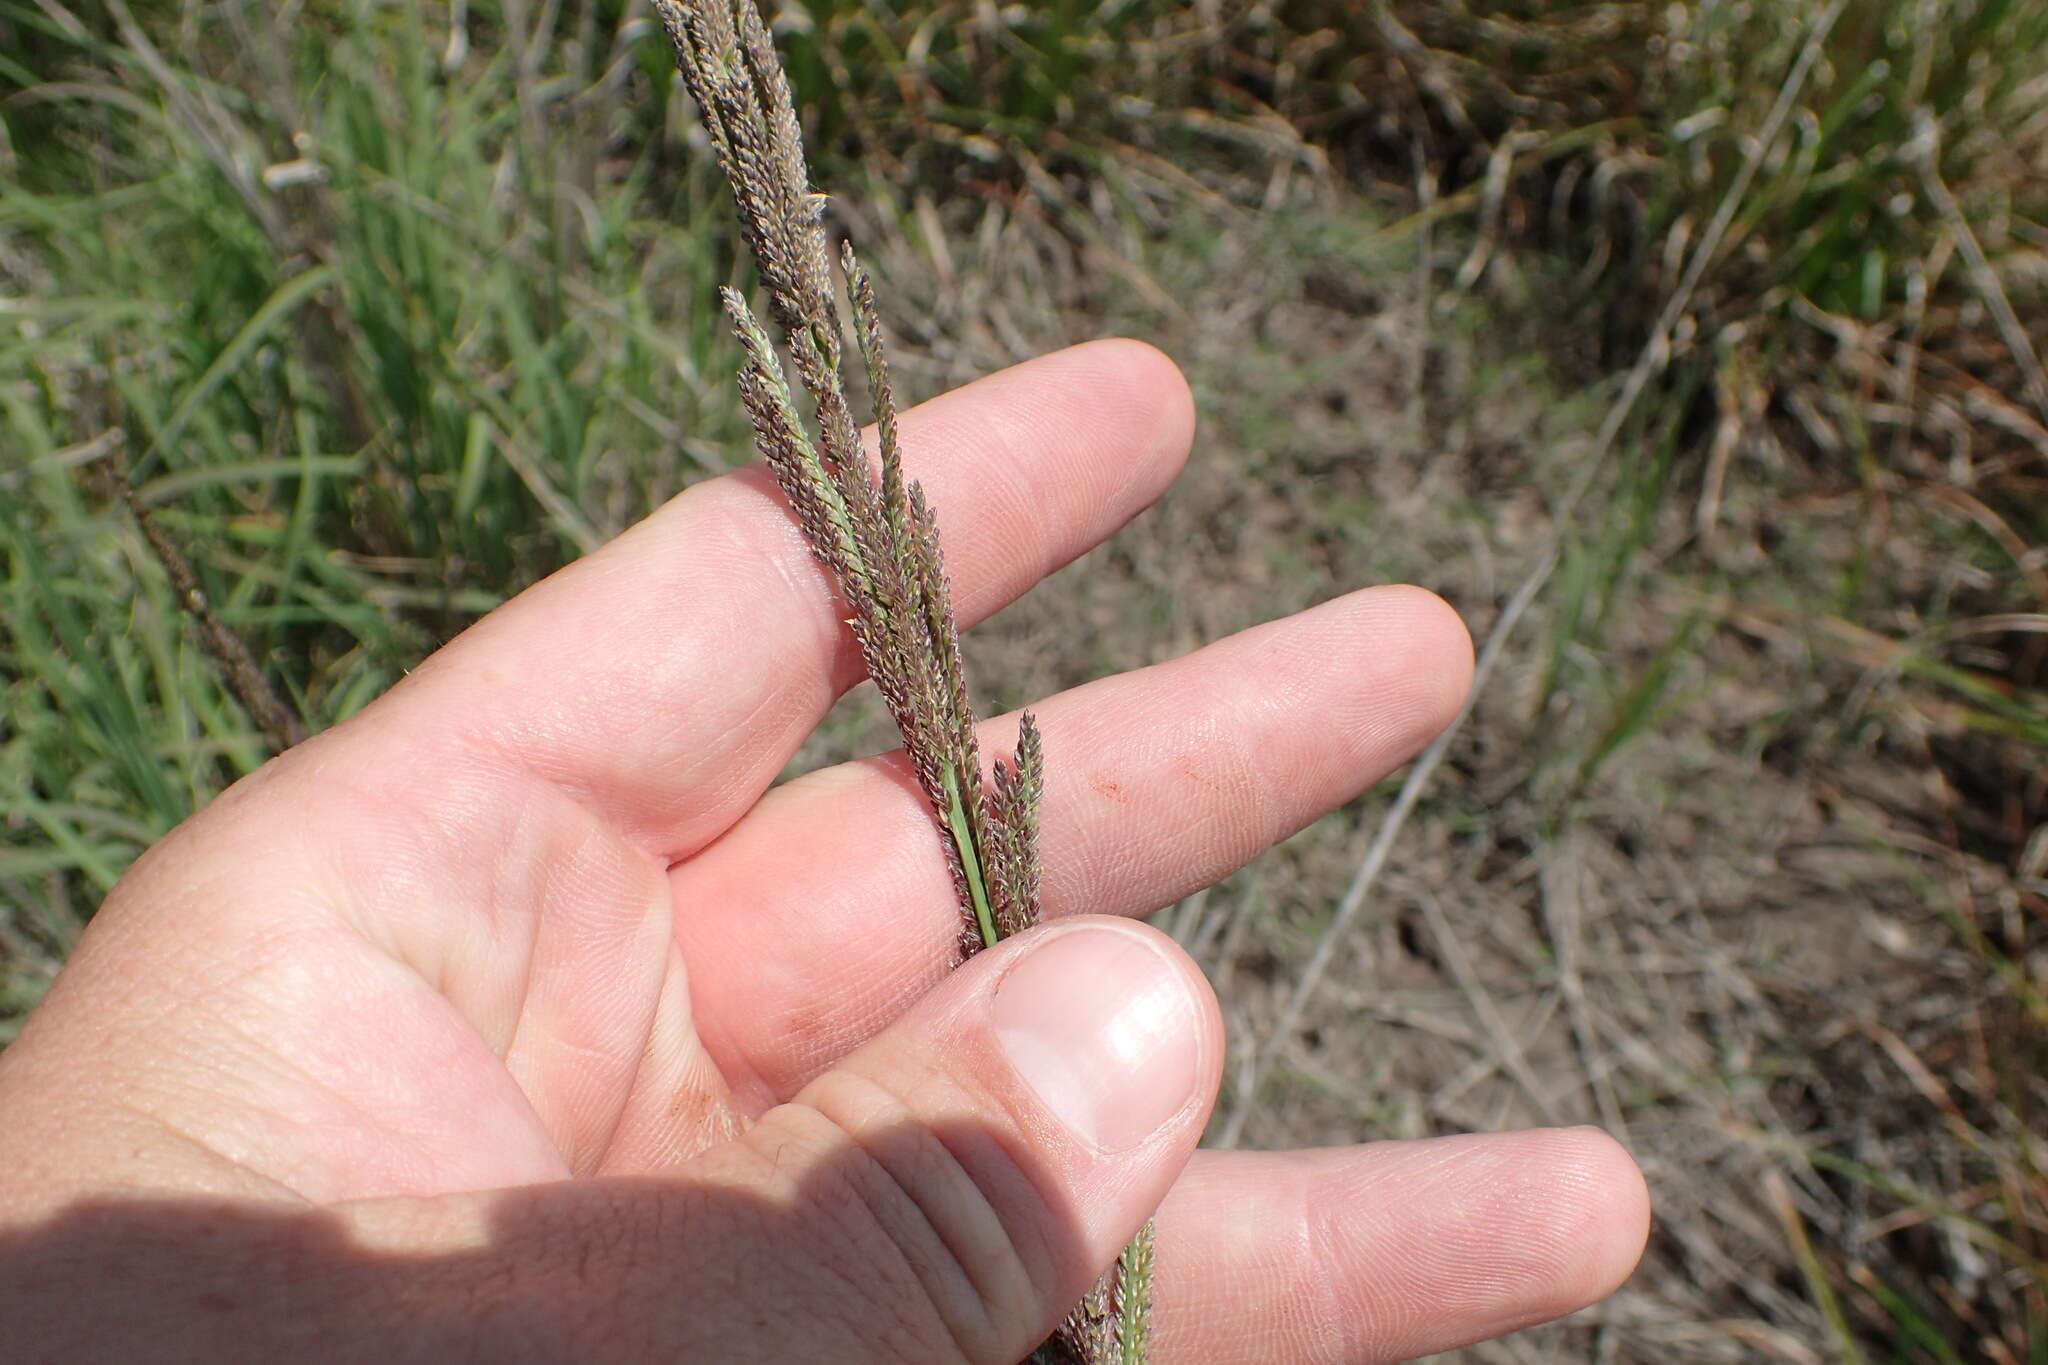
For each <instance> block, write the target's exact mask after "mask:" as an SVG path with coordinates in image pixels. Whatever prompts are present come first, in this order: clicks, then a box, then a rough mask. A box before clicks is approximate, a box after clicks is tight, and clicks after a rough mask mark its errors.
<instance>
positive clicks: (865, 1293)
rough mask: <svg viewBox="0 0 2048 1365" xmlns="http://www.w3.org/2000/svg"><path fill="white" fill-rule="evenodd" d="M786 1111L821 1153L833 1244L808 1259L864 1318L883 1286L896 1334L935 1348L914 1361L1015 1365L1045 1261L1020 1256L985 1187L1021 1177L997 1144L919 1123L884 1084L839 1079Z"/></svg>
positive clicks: (815, 1181) (824, 1211) (821, 1204)
mask: <svg viewBox="0 0 2048 1365" xmlns="http://www.w3.org/2000/svg"><path fill="white" fill-rule="evenodd" d="M940 1083H941V1084H943V1082H940ZM945 1107H946V1108H952V1107H954V1106H951V1105H947V1106H945ZM788 1108H789V1109H790V1110H792V1111H796V1112H794V1113H792V1114H791V1115H790V1116H789V1120H788V1121H790V1122H793V1123H796V1124H800V1125H802V1126H804V1127H806V1128H808V1129H810V1130H811V1134H812V1140H813V1141H814V1142H816V1143H817V1144H818V1150H819V1151H820V1152H821V1153H824V1155H823V1157H822V1159H821V1160H818V1161H816V1162H815V1164H814V1165H813V1166H812V1168H811V1169H810V1171H809V1172H808V1173H807V1180H806V1184H807V1186H808V1191H807V1193H808V1194H809V1196H810V1198H809V1199H808V1201H807V1202H808V1204H809V1206H810V1207H811V1208H812V1209H814V1210H815V1211H816V1212H817V1213H818V1214H819V1215H821V1217H820V1220H819V1221H820V1224H821V1229H822V1230H823V1231H824V1232H825V1233H826V1236H827V1238H828V1239H829V1240H826V1241H822V1242H821V1243H820V1244H819V1245H818V1246H816V1247H815V1248H814V1254H816V1255H818V1256H819V1257H820V1258H821V1260H823V1261H825V1262H826V1263H827V1264H829V1265H834V1266H836V1267H837V1269H838V1272H839V1273H840V1274H842V1275H843V1276H845V1277H846V1278H847V1279H848V1280H849V1282H850V1283H849V1288H850V1289H851V1290H853V1291H854V1293H855V1302H856V1303H859V1304H861V1305H862V1306H863V1311H864V1312H866V1313H869V1314H872V1313H873V1312H874V1310H875V1307H876V1305H877V1304H878V1303H880V1302H881V1300H880V1299H879V1298H878V1297H877V1295H876V1290H877V1288H878V1281H879V1282H880V1285H879V1287H880V1288H882V1289H884V1290H886V1291H888V1293H889V1297H890V1299H891V1300H892V1301H893V1302H894V1303H895V1304H897V1305H899V1307H897V1308H896V1309H895V1310H894V1312H895V1314H896V1315H897V1317H898V1319H899V1321H898V1322H896V1323H895V1324H893V1326H894V1327H896V1328H897V1329H899V1330H903V1331H905V1332H907V1333H908V1334H909V1339H911V1340H916V1341H920V1342H922V1343H924V1344H925V1345H927V1346H930V1347H937V1348H941V1349H940V1350H939V1352H938V1354H936V1355H933V1356H931V1357H922V1356H920V1357H916V1358H934V1359H946V1358H951V1359H960V1360H972V1361H981V1360H1005V1359H1006V1358H1008V1357H1014V1356H1015V1355H1016V1354H1017V1343H1016V1337H1017V1335H1018V1333H1019V1330H1020V1327H1021V1328H1022V1329H1023V1330H1025V1331H1026V1332H1027V1333H1028V1331H1029V1329H1030V1328H1031V1327H1032V1326H1033V1325H1034V1324H1035V1322H1036V1320H1037V1318H1038V1317H1039V1316H1040V1315H1041V1314H1040V1305H1041V1304H1043V1303H1044V1302H1046V1301H1047V1299H1048V1297H1049V1296H1048V1294H1047V1293H1046V1292H1045V1282H1046V1279H1047V1276H1045V1275H1044V1274H1034V1273H1033V1263H1034V1261H1035V1262H1036V1263H1037V1264H1038V1265H1040V1266H1044V1265H1048V1264H1049V1259H1048V1258H1046V1257H1043V1256H1035V1255H1032V1254H1030V1253H1028V1252H1027V1251H1026V1250H1023V1249H1020V1247H1019V1246H1018V1242H1017V1238H1016V1237H1014V1236H1013V1233H1012V1229H1011V1228H1010V1226H1009V1225H1008V1224H1007V1223H1006V1221H1005V1219H1004V1218H1003V1217H1002V1214H1001V1212H1000V1211H999V1209H998V1207H997V1202H996V1201H995V1200H993V1199H992V1198H991V1197H990V1194H989V1192H988V1190H986V1189H985V1188H984V1182H985V1181H987V1180H990V1179H992V1178H993V1179H995V1180H997V1181H1007V1180H1009V1179H1012V1178H1017V1177H1016V1176H1015V1174H1014V1173H1015V1166H1014V1164H1013V1163H1011V1162H1009V1161H1008V1159H1007V1158H1006V1157H1004V1156H1003V1155H1002V1154H1001V1151H1000V1147H999V1144H998V1143H997V1142H996V1141H995V1139H994V1138H993V1137H991V1136H990V1135H989V1134H988V1133H987V1132H985V1131H977V1130H976V1129H975V1128H974V1126H973V1125H971V1124H969V1123H965V1122H963V1123H961V1124H960V1125H958V1126H957V1127H954V1128H951V1129H948V1128H945V1127H942V1126H934V1125H932V1124H930V1123H927V1122H924V1121H921V1120H920V1119H919V1118H918V1117H917V1116H916V1113H915V1111H914V1109H913V1106H912V1105H911V1104H909V1103H908V1102H906V1101H905V1099H904V1098H903V1097H901V1096H900V1095H898V1094H896V1093H894V1092H893V1091H891V1090H890V1089H889V1088H888V1087H886V1086H885V1085H883V1084H881V1083H879V1082H877V1081H874V1080H871V1079H869V1078H866V1077H861V1076H856V1075H852V1074H849V1073H843V1072H841V1073H833V1074H831V1075H830V1076H828V1077H826V1078H824V1079H823V1080H821V1081H820V1082H817V1083H815V1084H814V1085H813V1086H812V1087H811V1088H810V1089H809V1090H808V1091H807V1092H806V1093H805V1096H804V1098H803V1101H802V1102H800V1103H799V1104H797V1105H792V1106H789V1107H788ZM1005 1202H1008V1201H1005Z"/></svg>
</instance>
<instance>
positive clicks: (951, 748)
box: [654, 0, 1152, 1365]
mask: <svg viewBox="0 0 2048 1365" xmlns="http://www.w3.org/2000/svg"><path fill="white" fill-rule="evenodd" d="M654 5H655V9H656V11H657V12H659V14H660V15H661V19H662V23H663V25H664V26H665V27H666V28H667V29H668V35H669V38H670V40H671V41H672V42H673V43H674V44H675V49H676V65H677V67H678V68H679V69H680V71H681V72H682V77H683V81H684V83H685V84H686V85H687V86H688V87H689V91H690V94H691V96H692V97H693V98H694V99H695V100H696V102H697V109H698V112H699V114H700V115H701V116H702V118H703V122H704V128H705V131H706V132H707V133H708V134H709V135H710V139H711V145H712V147H713V149H714V150H715V151H716V153H717V156H718V164H719V167H720V169H722V170H723V171H724V172H725V176H726V179H727V181H728V182H729V183H730V185H731V187H732V193H733V199H734V200H735V202H736V203H737V205H738V207H739V219H740V232H741V234H742V235H743V236H744V237H745V239H746V242H747V245H748V247H749V248H750V249H751V250H752V252H753V255H754V261H755V264H756V266H757V267H758V269H759V272H760V277H761V285H762V288H763V289H764V290H765V291H766V292H767V295H768V301H769V309H768V313H769V318H770V320H771V321H772V322H773V323H774V325H775V329H776V331H777V332H778V333H779V334H780V337H781V341H782V344H783V347H784V348H785V349H786V350H787V352H788V354H789V361H790V366H791V367H792V368H793V369H794V370H795V373H796V378H797V381H798V383H799V384H801V386H802V388H803V390H804V392H805V393H806V394H807V395H808V397H809V400H810V407H811V412H812V416H813V419H814V420H813V421H812V422H811V423H806V421H805V420H804V417H803V415H802V413H801V412H800V411H799V410H798V407H797V401H796V396H795V393H794V392H793V390H792V389H791V387H790V381H789V377H788V372H787V371H786V370H785V369H784V367H783V362H782V359H781V356H780V354H779V353H778V350H777V347H776V344H775V341H774V339H772V338H771V337H770V335H769V332H768V329H767V328H765V327H763V326H762V325H761V321H760V319H759V318H757V317H756V316H755V314H754V311H753V309H752V308H750V307H749V306H748V304H747V301H746V299H745V298H744V297H742V296H741V295H740V293H739V292H738V291H737V290H733V289H726V290H724V291H723V294H724V301H725V308H726V312H727V313H728V314H729V315H730V316H731V318H732V324H733V330H734V331H735V332H736V333H737V334H738V336H739V339H740V342H741V344H742V345H743V346H744V347H745V349H746V355H747V360H746V366H745V368H744V369H742V370H741V371H740V394H741V397H742V398H743V399H744V400H745V402H746V407H747V415H748V416H749V418H751V419H752V422H753V426H754V433H755V439H756V444H757V445H758V447H759V449H760V451H761V454H762V457H763V458H764V459H766V460H767V462H768V465H769V468H771V469H772V470H774V472H775V478H776V481H777V482H778V483H779V484H780V485H781V486H782V491H783V494H784V496H786V497H787V498H788V499H789V504H790V507H791V508H792V509H793V510H794V511H795V513H796V518H797V521H798V524H799V525H800V526H801V527H802V528H803V533H804V538H805V540H806V541H807V542H808V543H809V544H810V547H811V550H812V552H813V553H815V554H816V555H817V557H818V559H819V560H820V561H822V562H823V563H824V565H825V566H826V568H827V569H829V570H830V571H831V574H832V577H833V581H834V582H835V583H836V584H837V585H838V590H839V593H840V595H841V596H842V597H843V598H844V599H845V602H846V606H847V608H848V609H849V612H850V615H849V618H848V621H849V624H850V625H851V627H852V629H853V634H854V638H855V639H856V640H857V641H858V642H859V644H860V650H861V655H862V658H863V659H864V660H865V662H866V664H867V670H868V676H869V677H871V678H873V679H874V682H875V686H876V688H877V690H878V691H879V692H880V693H881V695H882V700H883V701H884V702H885V703H886V704H887V706H888V708H889V714H890V716H891V717H892V718H893V719H894V720H895V722H896V728H897V730H898V731H899V732H900V733H901V734H902V736H903V747H904V750H905V752H906V753H907V754H908V755H909V756H910V760H911V763H912V765H913V767H914V768H915V770H916V773H917V781H918V786H919V787H920V788H921V789H922V790H923V792H924V796H925V800H926V801H927V802H928V803H929V804H930V806H931V812H932V818H933V821H934V822H935V823H936V825H937V826H938V830H939V833H940V842H941V844H942V845H943V847H944V849H945V855H946V861H947V864H948V866H949V867H950V868H951V869H952V874H953V884H954V889H955V892H956V893H957V895H958V897H959V901H960V907H961V911H962V920H963V928H964V930H965V932H964V934H963V938H964V941H965V947H966V950H967V951H969V952H974V951H978V950H979V949H981V948H985V947H988V946H989V945H991V944H993V943H995V942H996V940H997V939H999V938H1002V937H1004V936H1006V935H1008V934H1013V933H1016V932H1017V931H1019V930H1021V929H1024V928H1027V927H1029V926H1030V925H1031V924H1033V923H1035V922H1036V921H1037V918H1038V883H1039V872H1038V868H1039V862H1038V807H1039V800H1040V797H1041V795H1042V793H1043V790H1044V756H1043V752H1042V750H1041V748H1040V745H1039V738H1038V730H1037V727H1036V725H1035V724H1034V723H1033V722H1032V719H1031V717H1030V715H1029V714H1028V713H1027V714H1026V715H1025V716H1024V718H1023V722H1022V725H1021V726H1020V728H1019V733H1018V741H1017V750H1016V754H1015V755H1014V757H1013V759H1012V761H1011V763H1010V764H1007V765H1006V764H1004V763H1003V762H1002V761H1001V760H1000V759H998V760H997V761H996V763H995V766H994V774H995V776H994V781H993V782H992V783H984V782H983V780H982V776H981V754H980V749H979V746H978V744H977V742H976V739H975V722H974V707H973V704H972V702H971V701H970V700H969V696H968V691H967V675H966V670H965V668H964V667H963V665H962V663H961V657H960V632H959V627H958V624H957V623H956V622H955V620H954V617H953V604H952V595H951V590H950V588H949V586H948V583H947V579H946V571H945V562H944V558H943V556H942V554H941V552H940V544H939V526H938V519H937V517H936V515H935V514H934V513H933V511H932V508H931V505H930V503H928V502H927V501H926V500H925V496H924V490H923V489H922V488H920V487H919V486H918V485H917V484H916V483H906V482H905V479H904V474H903V452H902V447H901V445H900V442H899V439H898V435H897V425H896V404H895V395H894V392H893V390H892V388H891V385H890V381H889V365H888V358H887V355H886V352H885V351H884V347H883V339H882V329H881V321H880V317H879V315H878V313H877V310H876V307H875V295H874V286H873V283H872V281H871V280H870V279H869V277H868V274H867V271H866V270H865V269H863V268H862V266H861V264H860V262H859V260H858V259H857V258H856V257H855V255H854V252H853V247H852V246H851V244H847V245H844V246H843V247H842V248H841V250H840V253H839V262H840V265H841V267H842V269H843V270H844V272H845V278H846V285H847V290H848V293H849V296H850V298H851V301H852V309H851V312H852V318H853V338H854V343H855V347H856V349H857V351H858V353H859V361H860V365H861V368H862V369H863V371H864V372H865V375H866V380H867V389H868V397H869V401H870V403H871V404H872V406H873V409H874V421H875V428H876V433H877V438H878V443H879V446H880V454H881V459H880V465H879V469H877V468H876V467H875V466H874V464H872V463H871V462H870V460H869V458H868V455H867V452H866V450H865V449H864V448H863V446H862V444H861V439H860V433H859V430H858V428H857V426H856V423H855V419H854V415H853V408H852V404H851V403H850V402H849V401H848V398H847V382H846V373H847V366H848V357H847V351H846V343H845V333H844V330H843V328H842V326H841V321H840V308H839V301H838V289H837V282H836V281H835V279H834V276H833V272H832V253H831V251H830V249H829V246H828V243H827V239H826V233H825V227H824V208H825V196H823V195H821V194H816V193H813V192H812V190H811V186H810V172H809V170H808V168H807V167H806V165H805V162H804V154H803V138H802V132H801V129H800V127H799V125H798V123H797V117H796V108H795V104H794V102H793V101H792V99H791V97H790V91H789V82H788V80H787V78H786V77H785V76H784V75H783V71H782V66H781V63H780V62H779V61H778V60H777V58H776V54H775V46H774V43H773V41H772V40H771V39H770V37H769V34H768V29H767V26H766V24H764V23H763V22H762V19H761V15H760V12H759V11H758V10H757V9H756V8H755V7H754V4H753V3H752V0H654ZM814 432H815V434H814ZM1151 1270H1152V1230H1151V1225H1150V1224H1147V1225H1146V1227H1145V1229H1144V1230H1143V1231H1142V1232H1140V1233H1139V1235H1138V1237H1137V1238H1136V1239H1135V1240H1134V1241H1133V1242H1132V1243H1131V1245H1130V1246H1129V1247H1128V1248H1127V1249H1126V1250H1125V1251H1124V1253H1123V1255H1122V1256H1121V1257H1120V1258H1119V1259H1118V1262H1117V1267H1116V1270H1115V1271H1114V1272H1113V1273H1112V1274H1111V1275H1109V1276H1107V1277H1105V1278H1104V1279H1103V1280H1102V1281H1101V1282H1100V1283H1099V1284H1098V1285H1097V1286H1096V1287H1095V1289H1094V1290H1092V1291H1091V1292H1090V1293H1089V1295H1088V1296H1087V1298H1086V1299H1084V1300H1083V1302H1082V1303H1081V1305H1080V1306H1079V1307H1078V1308H1076V1309H1075V1310H1074V1312H1073V1314H1072V1315H1071V1316H1070V1317H1069V1318H1068V1320H1067V1322H1066V1323H1065V1324H1064V1325H1063V1326H1062V1328H1061V1329H1060V1332H1059V1333H1058V1335H1056V1336H1055V1337H1054V1338H1053V1340H1052V1341H1049V1342H1047V1343H1046V1344H1045V1345H1044V1346H1043V1347H1041V1348H1040V1350H1039V1352H1038V1353H1037V1355H1036V1356H1035V1357H1034V1359H1035V1360H1040V1361H1045V1362H1058V1361H1065V1362H1080V1365H1112V1363H1115V1365H1135V1363H1136V1362H1140V1361H1143V1360H1144V1358H1145V1341H1146V1336H1147V1327H1148V1321H1149V1316H1150V1305H1151Z"/></svg>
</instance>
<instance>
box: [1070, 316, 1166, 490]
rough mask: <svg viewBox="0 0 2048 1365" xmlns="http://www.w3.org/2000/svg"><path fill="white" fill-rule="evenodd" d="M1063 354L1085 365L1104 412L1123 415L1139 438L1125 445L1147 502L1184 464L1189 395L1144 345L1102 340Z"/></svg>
mask: <svg viewBox="0 0 2048 1365" xmlns="http://www.w3.org/2000/svg"><path fill="white" fill-rule="evenodd" d="M1066 354H1067V355H1068V356H1069V357H1070V358H1071V359H1072V360H1074V361H1075V362H1076V363H1077V364H1079V365H1081V366H1083V367H1085V369H1086V371H1087V373H1088V375H1089V378H1090V380H1091V382H1092V383H1093V385H1094V386H1095V387H1096V394H1097V398H1098V401H1100V402H1101V403H1102V405H1103V407H1104V409H1105V410H1107V411H1121V412H1123V413H1125V414H1127V415H1128V418H1127V419H1128V420H1129V421H1130V424H1131V426H1132V428H1133V429H1134V431H1136V432H1137V433H1140V438H1139V439H1137V440H1134V441H1132V442H1130V445H1129V448H1130V450H1131V452H1132V454H1133V456H1134V459H1133V462H1132V463H1133V469H1132V473H1133V477H1134V480H1136V481H1139V482H1141V483H1142V484H1143V485H1144V487H1145V489H1146V497H1145V501H1147V502H1150V501H1151V499H1152V498H1156V497H1157V496H1158V495H1159V493H1160V492H1161V491H1163V490H1164V489H1165V487H1166V485H1167V484H1169V483H1171V482H1172V481H1173V479H1174V476H1175V475H1177V474H1178V473H1179V472H1180V470H1181V467H1182V466H1183V465H1185V464H1186V463H1187V458H1188V453H1189V450H1190V449H1191V448H1192V445H1193V442H1194V434H1195V396H1194V391H1193V389H1191V388H1190V387H1189V386H1188V380H1187V376H1186V375H1185V374H1183V373H1182V372H1181V368H1180V366H1179V365H1178V364H1176V363H1175V362H1174V360H1173V357H1171V356H1169V355H1167V354H1166V352H1164V351H1162V350H1160V349H1159V348H1158V347H1157V346H1154V345H1153V344H1152V343H1151V342H1149V341H1139V340H1136V339H1135V338H1132V337H1105V338H1103V339H1101V340H1098V341H1088V342H1083V343H1082V344H1080V345H1078V346H1075V347H1073V348H1071V349H1070V350H1069V351H1067V352H1066Z"/></svg>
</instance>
